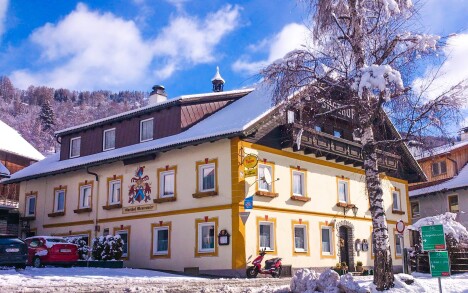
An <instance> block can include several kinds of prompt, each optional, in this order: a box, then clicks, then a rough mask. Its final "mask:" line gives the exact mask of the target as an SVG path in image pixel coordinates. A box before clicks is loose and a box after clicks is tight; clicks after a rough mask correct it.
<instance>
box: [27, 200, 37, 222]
mask: <svg viewBox="0 0 468 293" xmlns="http://www.w3.org/2000/svg"><path fill="white" fill-rule="evenodd" d="M35 215H36V196H35V195H28V196H26V217H34V216H35Z"/></svg>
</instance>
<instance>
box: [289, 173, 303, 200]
mask: <svg viewBox="0 0 468 293" xmlns="http://www.w3.org/2000/svg"><path fill="white" fill-rule="evenodd" d="M304 177H305V174H304V172H299V171H293V172H292V185H293V186H292V189H293V195H297V196H305V184H304V183H305V180H304Z"/></svg>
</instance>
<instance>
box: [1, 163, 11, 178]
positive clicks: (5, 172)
mask: <svg viewBox="0 0 468 293" xmlns="http://www.w3.org/2000/svg"><path fill="white" fill-rule="evenodd" d="M2 177H10V170H8V169H7V167H5V166H4V165H3V164H2V162H0V178H2Z"/></svg>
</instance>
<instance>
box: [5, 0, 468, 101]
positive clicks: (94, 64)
mask: <svg viewBox="0 0 468 293" xmlns="http://www.w3.org/2000/svg"><path fill="white" fill-rule="evenodd" d="M301 3H303V2H302V1H285V0H256V1H242V0H240V1H220V0H209V1H206V0H203V1H202V0H93V1H71V0H66V1H64V0H47V1H39V0H0V37H1V39H0V70H1V75H7V76H9V77H10V79H11V80H12V81H13V83H14V85H15V86H17V87H19V88H27V87H28V86H29V85H48V86H52V87H54V88H60V87H64V88H70V89H77V90H93V89H110V90H144V91H150V89H151V86H152V85H154V84H163V85H164V86H166V89H167V91H168V94H169V96H171V97H174V96H177V95H181V94H192V93H200V92H208V91H210V90H211V82H210V80H211V78H212V77H213V75H214V73H215V70H216V66H217V65H219V66H220V70H221V75H222V76H223V78H224V79H225V80H226V85H225V89H227V90H228V89H237V88H241V87H245V86H248V85H250V84H251V83H253V82H254V81H255V80H256V79H255V72H256V70H258V68H260V67H262V66H264V65H266V64H268V63H269V62H272V61H274V60H275V59H277V58H280V57H282V56H283V55H284V54H285V53H286V52H288V51H289V50H292V49H294V48H296V47H298V46H300V45H301V44H304V43H305V41H304V39H305V35H306V32H307V29H306V28H305V26H304V24H305V23H306V22H307V21H306V13H305V12H306V9H305V7H304V5H303V4H301ZM419 25H420V28H421V30H422V31H424V32H426V33H435V34H441V35H449V34H451V33H458V34H459V35H458V36H456V37H453V40H452V43H453V46H452V47H450V48H449V49H447V51H446V53H447V54H450V55H451V56H453V58H452V59H453V60H452V59H451V60H450V61H451V65H449V67H448V68H447V71H448V72H451V73H450V74H449V76H448V77H447V78H448V79H453V78H454V77H459V76H464V75H466V76H467V77H468V57H467V56H468V1H465V0H444V1H441V0H429V1H426V5H425V6H424V9H423V10H422V11H421V15H420V23H419ZM464 33H467V34H464ZM443 82H445V81H443Z"/></svg>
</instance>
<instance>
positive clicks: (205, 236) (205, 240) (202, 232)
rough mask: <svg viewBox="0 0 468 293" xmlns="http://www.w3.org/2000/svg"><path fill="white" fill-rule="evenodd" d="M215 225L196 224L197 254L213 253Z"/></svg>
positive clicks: (212, 223) (208, 223)
mask: <svg viewBox="0 0 468 293" xmlns="http://www.w3.org/2000/svg"><path fill="white" fill-rule="evenodd" d="M215 241H216V240H215V223H214V222H206V223H199V224H198V252H214V251H215Z"/></svg>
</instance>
